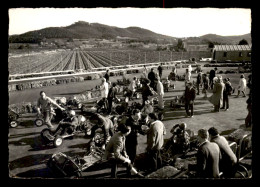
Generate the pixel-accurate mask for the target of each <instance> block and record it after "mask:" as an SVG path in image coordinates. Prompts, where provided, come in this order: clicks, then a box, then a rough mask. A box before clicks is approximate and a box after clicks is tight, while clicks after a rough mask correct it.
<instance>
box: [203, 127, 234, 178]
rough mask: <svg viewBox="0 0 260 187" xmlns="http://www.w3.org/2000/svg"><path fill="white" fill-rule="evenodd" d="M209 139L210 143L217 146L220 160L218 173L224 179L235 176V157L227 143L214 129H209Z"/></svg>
mask: <svg viewBox="0 0 260 187" xmlns="http://www.w3.org/2000/svg"><path fill="white" fill-rule="evenodd" d="M208 132H209V137H210V141H211V142H215V143H216V144H218V146H219V148H220V152H221V155H222V158H221V160H220V166H219V167H220V171H222V172H223V175H224V177H227V178H231V177H234V176H235V173H236V170H235V169H236V168H235V167H236V164H237V157H236V155H235V154H234V152H233V151H232V149H231V148H230V146H229V144H228V141H227V140H226V138H225V137H224V136H220V135H219V132H218V130H217V129H216V128H215V127H211V128H210V129H209V130H208Z"/></svg>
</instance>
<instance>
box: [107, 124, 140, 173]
mask: <svg viewBox="0 0 260 187" xmlns="http://www.w3.org/2000/svg"><path fill="white" fill-rule="evenodd" d="M118 130H119V131H118V132H116V133H115V134H114V135H113V136H112V138H111V139H110V140H109V142H108V144H107V146H106V150H105V154H104V158H105V159H106V160H110V161H111V162H112V167H111V177H112V178H117V165H118V164H119V163H123V164H124V165H126V167H127V168H130V171H131V172H133V173H134V174H135V175H137V176H139V177H144V176H143V175H142V174H140V173H138V172H137V171H136V169H135V168H134V167H133V165H132V164H131V160H130V159H129V157H128V155H127V153H126V147H125V139H126V137H127V136H128V135H129V134H130V132H131V127H130V126H125V125H120V127H119V129H118Z"/></svg>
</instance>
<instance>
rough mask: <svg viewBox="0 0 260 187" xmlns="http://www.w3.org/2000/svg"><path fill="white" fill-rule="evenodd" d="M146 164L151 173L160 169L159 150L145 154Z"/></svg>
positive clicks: (160, 158)
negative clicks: (146, 157)
mask: <svg viewBox="0 0 260 187" xmlns="http://www.w3.org/2000/svg"><path fill="white" fill-rule="evenodd" d="M147 156H148V162H149V164H148V165H149V166H150V169H151V171H156V170H157V169H160V168H161V167H162V157H161V152H160V150H150V151H148V152H147Z"/></svg>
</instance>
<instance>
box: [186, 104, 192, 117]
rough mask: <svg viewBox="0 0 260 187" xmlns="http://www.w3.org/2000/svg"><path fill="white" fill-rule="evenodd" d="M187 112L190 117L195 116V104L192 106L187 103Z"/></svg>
mask: <svg viewBox="0 0 260 187" xmlns="http://www.w3.org/2000/svg"><path fill="white" fill-rule="evenodd" d="M185 110H186V114H187V115H188V116H193V103H192V104H189V103H185Z"/></svg>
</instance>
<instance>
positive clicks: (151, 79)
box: [148, 68, 156, 91]
mask: <svg viewBox="0 0 260 187" xmlns="http://www.w3.org/2000/svg"><path fill="white" fill-rule="evenodd" d="M155 78H156V75H155V73H154V71H153V68H151V71H150V72H149V73H148V79H149V80H150V86H151V87H152V88H153V89H154V91H156V85H155V82H154V80H155Z"/></svg>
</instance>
